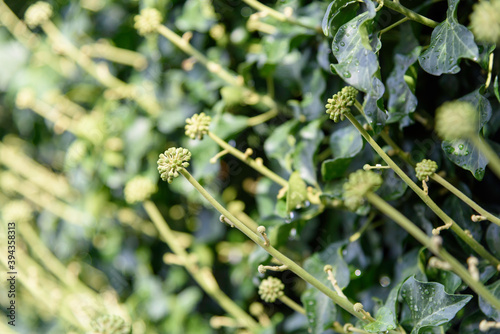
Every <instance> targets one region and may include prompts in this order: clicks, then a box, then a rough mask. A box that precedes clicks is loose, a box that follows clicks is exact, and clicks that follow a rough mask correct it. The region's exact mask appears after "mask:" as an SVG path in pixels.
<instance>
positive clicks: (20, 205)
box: [2, 200, 33, 223]
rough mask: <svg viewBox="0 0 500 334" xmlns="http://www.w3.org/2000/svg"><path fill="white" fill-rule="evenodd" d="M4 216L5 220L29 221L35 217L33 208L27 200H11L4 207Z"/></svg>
mask: <svg viewBox="0 0 500 334" xmlns="http://www.w3.org/2000/svg"><path fill="white" fill-rule="evenodd" d="M2 217H3V219H4V220H5V221H13V222H16V223H27V222H30V221H31V220H32V219H33V210H32V209H31V206H30V205H29V204H28V203H26V201H23V200H15V201H10V202H8V203H7V204H5V206H4V207H3V208H2Z"/></svg>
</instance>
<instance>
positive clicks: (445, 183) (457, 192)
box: [380, 131, 500, 225]
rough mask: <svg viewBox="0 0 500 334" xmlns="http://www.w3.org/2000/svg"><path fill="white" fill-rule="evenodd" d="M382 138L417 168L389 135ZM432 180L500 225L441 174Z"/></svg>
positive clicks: (432, 176)
mask: <svg viewBox="0 0 500 334" xmlns="http://www.w3.org/2000/svg"><path fill="white" fill-rule="evenodd" d="M380 137H381V138H382V139H383V140H384V141H385V142H386V143H387V144H388V145H390V146H391V147H392V148H393V149H394V150H395V151H396V153H397V154H398V155H399V156H400V157H401V158H402V159H403V160H404V161H406V162H407V163H408V164H409V165H411V166H412V167H413V168H415V163H413V161H411V159H410V158H409V155H408V153H406V152H404V151H403V150H402V149H401V148H400V147H399V146H398V145H397V144H396V143H395V142H394V141H393V140H392V138H391V137H389V135H388V134H387V133H385V132H384V131H382V132H381V133H380ZM430 178H431V179H432V180H434V181H436V182H437V183H439V184H440V185H442V186H443V187H444V188H446V189H448V190H449V191H450V192H451V193H453V194H454V195H455V196H457V197H458V198H459V199H461V200H462V201H463V202H464V203H465V204H467V205H468V206H470V207H471V208H472V209H473V210H475V211H476V212H478V213H480V214H481V215H482V216H485V217H486V218H488V220H489V221H491V222H492V223H495V224H497V225H500V218H498V217H496V216H495V215H493V214H491V213H490V212H488V211H486V210H485V209H483V208H482V207H481V206H479V205H478V204H477V203H476V202H474V201H473V200H472V199H470V198H469V197H468V196H467V195H465V194H464V193H463V192H461V191H460V190H459V189H457V188H456V187H455V186H453V185H452V184H451V183H449V182H448V181H446V180H445V179H444V178H442V177H441V176H439V174H437V173H434V174H432V175H431V176H430Z"/></svg>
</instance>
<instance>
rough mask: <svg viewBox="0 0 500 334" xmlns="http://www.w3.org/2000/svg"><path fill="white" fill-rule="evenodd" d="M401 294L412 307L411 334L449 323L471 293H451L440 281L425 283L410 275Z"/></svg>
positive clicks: (469, 298) (467, 300)
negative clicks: (447, 291)
mask: <svg viewBox="0 0 500 334" xmlns="http://www.w3.org/2000/svg"><path fill="white" fill-rule="evenodd" d="M401 296H402V297H403V299H404V301H405V302H406V304H407V305H408V306H409V308H410V312H411V319H412V323H413V329H412V331H411V334H419V333H422V331H425V330H424V328H425V327H436V326H439V325H442V324H445V323H448V322H449V321H451V319H453V318H454V317H455V315H456V314H457V312H458V311H460V310H461V309H462V308H463V307H464V306H465V304H467V303H468V302H469V300H471V298H472V296H471V295H450V294H447V293H446V292H445V291H444V286H443V285H442V284H439V283H424V282H419V281H417V280H416V279H415V278H414V277H410V278H409V279H408V280H406V282H405V283H404V284H403V286H402V287H401Z"/></svg>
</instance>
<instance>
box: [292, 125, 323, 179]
mask: <svg viewBox="0 0 500 334" xmlns="http://www.w3.org/2000/svg"><path fill="white" fill-rule="evenodd" d="M320 127H321V119H318V120H315V121H313V122H310V123H309V124H307V125H306V126H304V127H303V128H302V129H300V131H299V133H298V136H297V137H296V138H297V140H298V142H297V146H296V148H295V152H294V153H293V169H294V170H298V171H300V176H301V177H302V179H304V181H307V182H309V183H310V184H315V183H316V165H315V163H314V155H315V152H316V150H317V149H318V146H319V144H320V143H321V141H322V140H323V137H324V135H323V132H322V131H321V129H320Z"/></svg>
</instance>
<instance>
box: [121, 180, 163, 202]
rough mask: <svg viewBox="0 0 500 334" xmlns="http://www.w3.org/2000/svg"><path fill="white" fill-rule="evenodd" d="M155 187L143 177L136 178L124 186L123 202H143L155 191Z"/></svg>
mask: <svg viewBox="0 0 500 334" xmlns="http://www.w3.org/2000/svg"><path fill="white" fill-rule="evenodd" d="M157 189H158V188H157V186H156V184H154V183H153V182H152V181H151V180H150V179H149V178H147V177H145V176H136V177H134V178H133V179H132V180H130V181H128V182H127V184H126V185H125V189H124V193H125V200H126V201H127V203H129V204H134V203H138V202H143V201H145V200H147V199H148V198H149V197H150V196H151V195H152V194H154V193H155V192H156V191H157Z"/></svg>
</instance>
